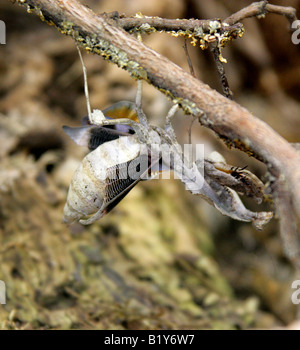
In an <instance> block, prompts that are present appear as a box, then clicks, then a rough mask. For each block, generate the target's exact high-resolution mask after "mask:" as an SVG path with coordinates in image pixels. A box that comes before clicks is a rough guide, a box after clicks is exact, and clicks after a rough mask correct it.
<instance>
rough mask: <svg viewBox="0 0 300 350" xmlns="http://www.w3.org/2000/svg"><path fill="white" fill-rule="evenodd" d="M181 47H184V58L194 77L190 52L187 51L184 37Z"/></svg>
mask: <svg viewBox="0 0 300 350" xmlns="http://www.w3.org/2000/svg"><path fill="white" fill-rule="evenodd" d="M183 49H184V52H185V55H186V59H187V62H188V65H189V68H190V73H191V75H192V76H193V77H194V78H196V75H195V70H194V67H193V63H192V60H191V57H190V54H189V51H188V48H187V45H186V39H184V44H183Z"/></svg>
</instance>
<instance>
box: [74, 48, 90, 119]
mask: <svg viewBox="0 0 300 350" xmlns="http://www.w3.org/2000/svg"><path fill="white" fill-rule="evenodd" d="M76 47H77V50H78V54H79V58H80V61H81V65H82V71H83V79H84V93H85V98H86V107H87V112H88V117H89V121H90V122H92V112H91V105H90V97H89V88H88V83H87V73H86V67H85V65H84V62H83V58H82V55H81V51H80V48H79V46H78V45H77V44H76Z"/></svg>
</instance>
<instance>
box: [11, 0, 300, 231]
mask: <svg viewBox="0 0 300 350" xmlns="http://www.w3.org/2000/svg"><path fill="white" fill-rule="evenodd" d="M17 2H18V3H20V4H25V5H27V6H28V7H29V10H32V11H35V12H36V13H37V14H38V15H39V16H40V17H41V18H42V19H43V20H45V21H47V22H48V23H49V24H54V25H55V26H56V27H57V28H58V29H59V30H60V31H61V32H62V33H64V34H67V35H70V36H72V37H73V38H74V39H75V40H76V41H77V42H78V43H79V44H80V45H82V46H84V47H85V49H86V50H88V51H91V52H93V53H96V54H99V55H102V56H103V57H104V58H105V59H108V60H110V61H111V62H113V63H115V64H117V65H118V66H120V67H122V68H123V69H126V70H127V71H128V72H129V73H130V74H131V75H132V76H133V77H135V78H137V79H144V80H146V81H147V82H148V83H150V84H152V85H153V86H155V87H157V88H158V89H159V90H160V91H162V92H163V93H165V94H166V95H167V96H168V97H169V98H171V99H172V100H173V101H174V102H175V103H178V104H179V105H180V106H181V107H182V108H183V109H184V111H185V112H186V113H190V114H193V115H196V116H201V117H200V121H201V123H202V125H204V126H206V127H208V128H210V129H212V130H213V131H214V132H215V133H216V134H217V135H218V136H220V137H221V138H222V139H223V140H224V141H225V142H226V143H227V145H229V146H232V147H236V148H238V149H240V150H242V151H244V152H246V153H247V154H249V155H252V156H256V157H257V158H258V159H260V160H261V161H263V162H264V163H265V164H266V165H267V167H268V169H269V172H270V174H271V177H273V178H274V180H275V181H276V180H278V179H279V178H280V180H281V181H283V182H284V185H285V194H286V193H288V195H289V196H290V201H291V206H292V208H293V211H294V212H295V213H297V215H298V217H299V218H300V154H299V153H298V152H297V150H296V149H295V148H294V147H293V146H291V145H290V144H289V143H288V142H287V141H286V140H284V139H283V138H282V137H281V136H280V135H279V134H277V133H276V132H275V131H274V130H273V129H272V128H271V127H270V126H268V125H267V124H266V123H264V122H263V121H261V120H259V119H258V118H256V117H254V116H253V115H252V114H251V113H250V112H249V111H247V110H246V109H245V108H243V107H242V106H240V105H239V104H237V103H236V102H234V101H231V100H229V99H228V98H225V97H224V96H222V95H221V94H219V93H218V92H216V91H215V90H213V89H211V88H210V87H209V86H207V85H206V84H204V83H203V82H201V81H199V80H197V79H195V78H194V77H192V76H191V74H189V73H187V72H185V71H184V70H183V69H181V68H180V67H178V66H177V65H175V64H174V63H173V62H171V61H169V60H168V59H167V58H165V57H164V56H162V55H160V54H158V53H157V52H155V51H154V50H152V49H150V48H149V47H147V46H146V45H144V44H143V43H141V42H140V41H138V40H137V39H136V38H134V37H133V36H132V35H130V34H128V33H126V32H125V31H124V30H123V29H122V28H120V27H118V26H116V25H115V24H114V22H115V19H113V20H112V17H110V18H108V17H109V16H108V17H107V16H99V15H96V14H95V13H93V12H92V11H91V10H90V9H88V8H87V7H85V6H83V5H81V4H79V3H77V2H76V1H75V0H19V1H17ZM257 4H260V6H262V5H264V6H263V7H259V5H257ZM250 7H251V6H250ZM262 8H263V10H262ZM251 9H252V10H251V11H249V8H248V10H247V11H246V12H241V11H239V12H238V13H237V14H235V15H233V16H231V17H229V18H228V19H227V20H226V21H225V23H226V22H227V23H228V24H235V23H236V22H237V21H238V20H240V19H243V18H246V17H249V16H250V15H252V16H253V15H255V16H257V15H259V14H261V15H262V14H264V13H265V12H264V11H266V9H267V12H272V11H273V13H278V6H277V7H274V6H273V5H272V6H271V7H270V5H268V4H266V2H260V3H255V4H252V7H251ZM287 9H289V8H287ZM244 10H245V9H244ZM242 11H243V10H242ZM276 11H277V12H276ZM280 11H281V12H280V14H284V15H285V16H288V17H289V16H290V17H289V18H292V14H290V13H292V12H291V11H290V10H286V11H283V9H282V8H280ZM293 18H294V17H293ZM146 19H147V18H146ZM118 21H120V20H118ZM151 21H152V20H151ZM151 23H152V24H153V22H151ZM203 23H207V22H206V21H205V22H203ZM223 23H224V22H223ZM225 26H226V25H225ZM240 28H241V27H240ZM278 196H280V191H279V193H278ZM283 200H284V199H283ZM281 203H282V202H281ZM287 224H288V223H287Z"/></svg>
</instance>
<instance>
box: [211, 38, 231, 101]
mask: <svg viewBox="0 0 300 350" xmlns="http://www.w3.org/2000/svg"><path fill="white" fill-rule="evenodd" d="M211 52H212V54H213V57H214V61H215V63H216V68H217V72H218V76H219V79H220V82H221V86H222V90H223V94H224V96H226V97H227V98H229V99H230V100H232V99H233V98H232V96H233V93H232V91H231V90H230V87H229V84H228V80H227V77H226V74H225V68H224V65H223V62H221V59H220V57H221V52H220V49H219V47H218V45H213V44H211Z"/></svg>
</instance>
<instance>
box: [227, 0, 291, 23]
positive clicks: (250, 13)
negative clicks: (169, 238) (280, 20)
mask: <svg viewBox="0 0 300 350" xmlns="http://www.w3.org/2000/svg"><path fill="white" fill-rule="evenodd" d="M267 13H273V14H276V15H281V16H285V17H286V18H287V19H288V20H289V22H290V24H292V23H293V22H294V21H296V20H297V16H296V10H295V9H294V8H293V7H286V6H277V5H272V4H269V3H268V1H259V2H253V3H252V4H251V5H249V6H247V7H245V8H243V9H241V10H240V11H238V12H236V13H234V14H233V15H231V16H229V17H228V18H226V19H225V20H224V22H225V23H228V24H229V25H230V26H232V25H234V24H235V23H238V22H241V21H242V20H243V19H245V18H250V17H259V18H260V17H264V16H265V15H266V14H267Z"/></svg>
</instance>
